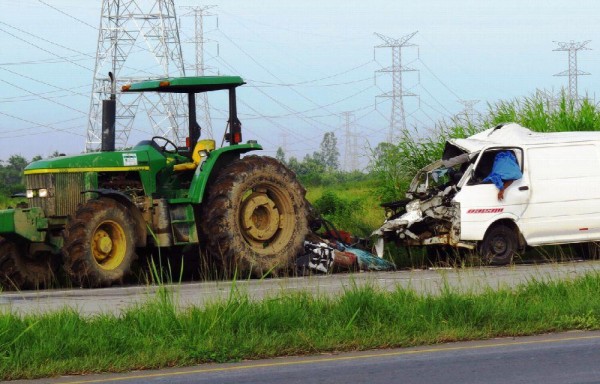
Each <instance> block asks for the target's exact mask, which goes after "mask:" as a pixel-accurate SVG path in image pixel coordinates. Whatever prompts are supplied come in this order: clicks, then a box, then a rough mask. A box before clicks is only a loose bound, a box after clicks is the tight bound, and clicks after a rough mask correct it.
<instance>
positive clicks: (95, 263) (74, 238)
mask: <svg viewBox="0 0 600 384" xmlns="http://www.w3.org/2000/svg"><path fill="white" fill-rule="evenodd" d="M134 239H135V236H134V224H133V222H132V220H131V215H129V213H128V212H127V209H126V208H125V207H123V206H122V205H121V204H119V203H117V202H116V201H114V200H112V199H108V198H99V199H94V200H90V201H88V202H87V203H86V204H84V205H83V206H81V207H79V209H77V212H76V213H75V216H74V217H73V218H71V220H70V221H69V223H68V224H67V230H66V232H65V245H64V247H63V256H64V267H65V271H66V272H67V274H68V275H69V277H70V278H71V280H72V281H73V283H75V284H77V285H79V286H86V287H102V286H109V285H111V284H114V283H122V281H123V278H124V277H125V276H126V275H127V274H128V273H129V272H130V271H131V264H132V262H133V261H134V260H135V259H136V258H137V255H136V253H135V243H134V241H135V240H134Z"/></svg>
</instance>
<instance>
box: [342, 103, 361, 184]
mask: <svg viewBox="0 0 600 384" xmlns="http://www.w3.org/2000/svg"><path fill="white" fill-rule="evenodd" d="M341 117H342V119H343V124H344V128H345V146H344V164H343V167H344V170H346V171H348V172H351V171H355V170H357V169H358V135H357V134H356V131H355V126H354V113H353V112H342V116H341Z"/></svg>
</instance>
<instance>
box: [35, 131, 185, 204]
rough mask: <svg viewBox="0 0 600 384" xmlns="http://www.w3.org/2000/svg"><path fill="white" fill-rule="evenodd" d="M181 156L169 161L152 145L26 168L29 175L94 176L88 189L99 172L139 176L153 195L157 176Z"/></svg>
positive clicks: (58, 159) (145, 142) (90, 179)
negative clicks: (130, 173)
mask: <svg viewBox="0 0 600 384" xmlns="http://www.w3.org/2000/svg"><path fill="white" fill-rule="evenodd" d="M177 157H179V156H177V155H173V156H167V157H165V156H164V155H163V154H161V153H160V151H158V150H157V149H156V148H155V147H154V146H153V145H151V144H150V143H149V142H148V141H144V142H142V143H141V144H138V145H136V146H135V147H133V148H132V149H130V150H124V151H116V152H93V153H85V154H81V155H74V156H61V157H55V158H52V159H45V160H39V161H35V162H33V163H31V164H29V165H28V166H27V167H26V168H25V175H30V174H44V173H80V172H87V173H92V174H90V175H86V185H88V186H90V187H91V186H93V185H94V184H97V173H98V172H123V171H135V172H139V174H140V179H141V181H142V185H143V186H144V191H145V192H146V194H147V195H151V194H153V193H155V192H156V191H157V185H156V176H157V174H158V173H159V172H160V171H161V170H162V169H164V168H165V167H167V165H168V163H175V162H176V161H177Z"/></svg>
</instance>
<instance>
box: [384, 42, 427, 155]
mask: <svg viewBox="0 0 600 384" xmlns="http://www.w3.org/2000/svg"><path fill="white" fill-rule="evenodd" d="M417 32H418V31H415V32H413V33H411V34H408V35H406V36H403V37H401V38H399V39H394V38H391V37H387V36H384V35H381V34H379V33H375V35H377V36H378V37H379V38H380V39H381V40H383V41H384V43H383V44H380V45H377V46H375V48H391V49H392V66H391V67H386V68H382V69H380V70H378V71H377V72H389V73H391V74H392V90H391V92H386V93H384V94H382V95H379V96H377V97H389V98H391V99H392V114H391V118H390V128H389V131H388V137H387V140H388V142H390V143H392V142H394V140H396V139H398V138H400V137H401V135H402V131H403V130H405V129H406V114H405V112H404V99H403V98H404V97H405V96H417V95H416V94H415V93H412V92H408V91H406V90H405V89H404V88H403V85H402V74H403V73H404V72H413V71H417V69H415V68H410V67H407V66H404V65H402V48H407V47H416V46H417V45H416V44H412V43H409V40H410V39H412V37H413V36H414V35H416V34H417Z"/></svg>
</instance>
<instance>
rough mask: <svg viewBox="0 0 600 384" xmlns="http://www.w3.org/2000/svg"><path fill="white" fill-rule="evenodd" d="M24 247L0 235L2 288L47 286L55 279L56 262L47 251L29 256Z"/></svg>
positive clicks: (14, 288)
mask: <svg viewBox="0 0 600 384" xmlns="http://www.w3.org/2000/svg"><path fill="white" fill-rule="evenodd" d="M25 248H26V247H24V246H20V245H19V244H17V243H15V242H13V241H9V240H7V239H4V238H2V237H0V286H1V287H2V289H3V290H6V291H13V290H20V289H38V288H47V287H48V286H49V285H50V283H52V282H53V281H54V280H55V274H54V272H55V270H56V268H55V267H56V263H55V262H54V258H53V257H52V255H51V254H50V253H49V252H48V253H47V252H39V253H36V254H35V255H33V256H31V257H30V256H29V255H28V254H27V251H26V249H25Z"/></svg>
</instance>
